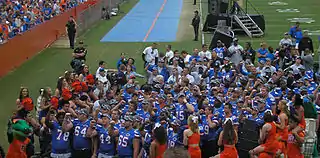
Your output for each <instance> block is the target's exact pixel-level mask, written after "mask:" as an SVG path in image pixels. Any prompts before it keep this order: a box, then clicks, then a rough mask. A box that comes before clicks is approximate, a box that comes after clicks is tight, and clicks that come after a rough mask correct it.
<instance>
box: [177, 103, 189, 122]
mask: <svg viewBox="0 0 320 158" xmlns="http://www.w3.org/2000/svg"><path fill="white" fill-rule="evenodd" d="M175 107H176V118H177V119H178V120H179V121H180V122H181V125H187V124H188V121H187V120H188V112H187V110H188V109H187V106H186V105H182V104H179V103H177V104H176V106H175Z"/></svg>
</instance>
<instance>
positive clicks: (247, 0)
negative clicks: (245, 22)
mask: <svg viewBox="0 0 320 158" xmlns="http://www.w3.org/2000/svg"><path fill="white" fill-rule="evenodd" d="M248 3H249V4H250V6H251V8H253V10H254V11H255V12H257V13H258V15H261V14H260V12H259V11H258V10H257V9H256V8H255V7H254V6H253V4H252V3H251V2H250V1H249V0H246V14H248Z"/></svg>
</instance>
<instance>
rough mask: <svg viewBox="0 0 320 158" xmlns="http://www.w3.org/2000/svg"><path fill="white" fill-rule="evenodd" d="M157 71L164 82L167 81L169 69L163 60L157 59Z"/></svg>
mask: <svg viewBox="0 0 320 158" xmlns="http://www.w3.org/2000/svg"><path fill="white" fill-rule="evenodd" d="M158 72H159V75H161V76H163V79H164V82H167V80H168V78H169V71H168V69H167V66H166V65H165V62H164V60H159V63H158Z"/></svg>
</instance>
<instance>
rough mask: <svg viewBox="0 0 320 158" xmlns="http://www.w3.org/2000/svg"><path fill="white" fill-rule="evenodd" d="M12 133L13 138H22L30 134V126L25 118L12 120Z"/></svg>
mask: <svg viewBox="0 0 320 158" xmlns="http://www.w3.org/2000/svg"><path fill="white" fill-rule="evenodd" d="M12 134H13V137H14V138H16V139H20V140H24V139H25V138H27V137H28V136H29V135H30V134H32V127H31V126H30V125H29V124H28V123H27V122H26V121H25V120H14V121H13V124H12Z"/></svg>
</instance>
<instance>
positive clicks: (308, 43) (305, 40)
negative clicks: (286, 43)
mask: <svg viewBox="0 0 320 158" xmlns="http://www.w3.org/2000/svg"><path fill="white" fill-rule="evenodd" d="M298 48H299V53H300V54H301V52H302V51H304V50H306V49H307V48H308V49H309V51H311V53H314V49H313V43H312V39H311V38H310V37H309V35H308V31H305V32H303V37H302V38H301V40H300V42H299V46H298Z"/></svg>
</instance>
